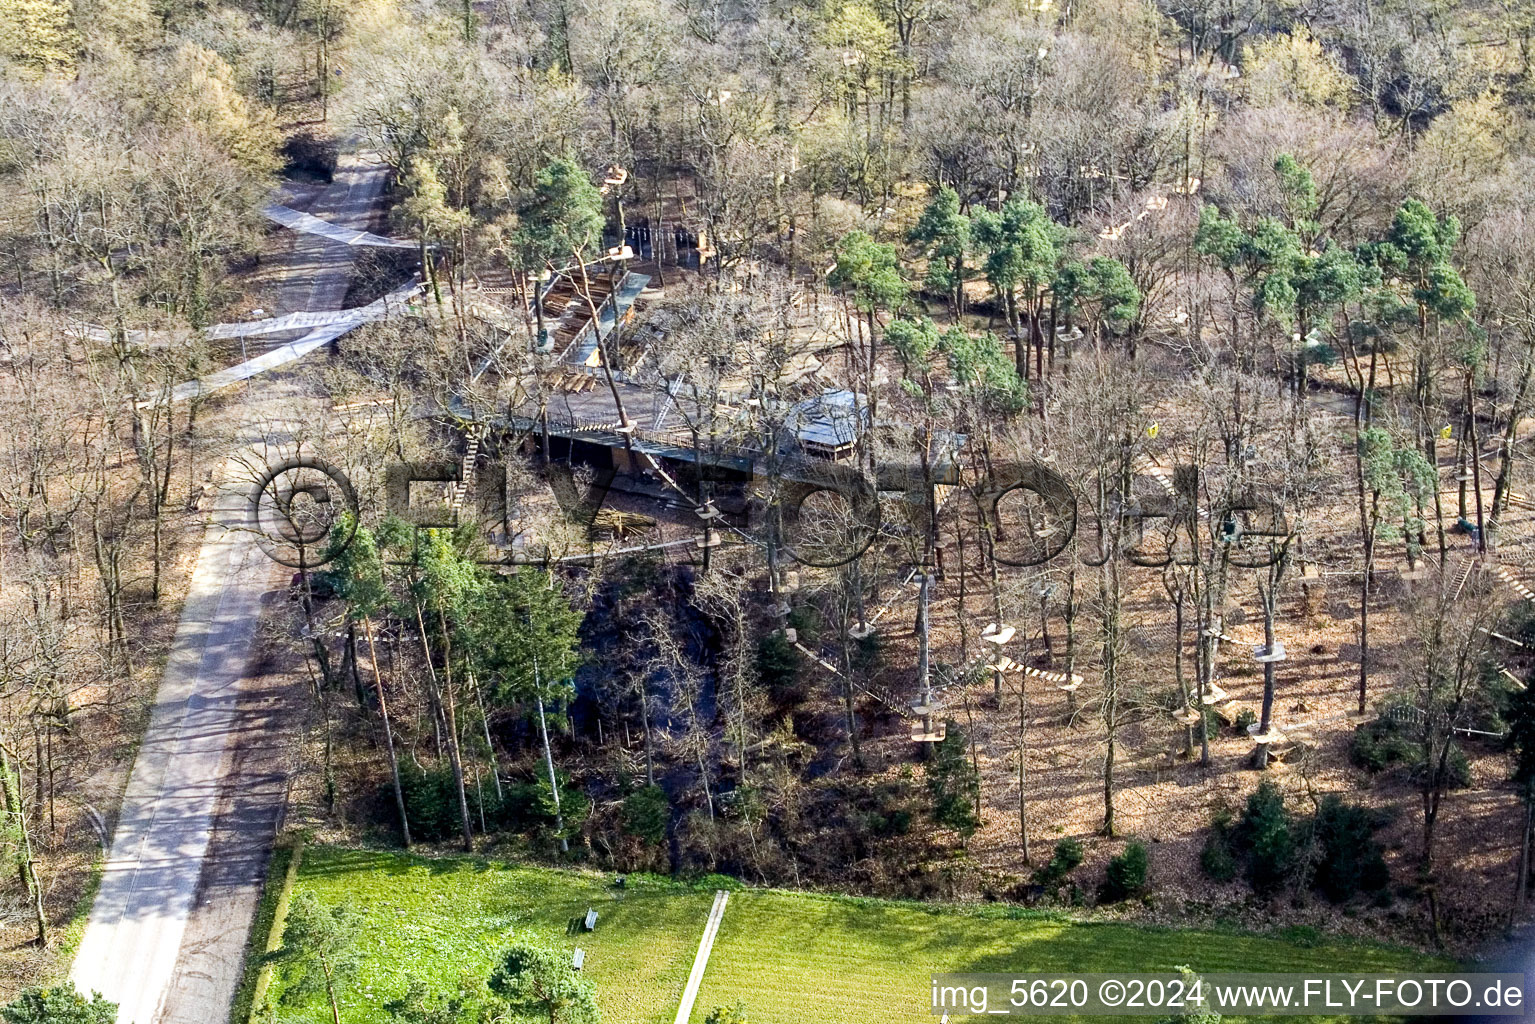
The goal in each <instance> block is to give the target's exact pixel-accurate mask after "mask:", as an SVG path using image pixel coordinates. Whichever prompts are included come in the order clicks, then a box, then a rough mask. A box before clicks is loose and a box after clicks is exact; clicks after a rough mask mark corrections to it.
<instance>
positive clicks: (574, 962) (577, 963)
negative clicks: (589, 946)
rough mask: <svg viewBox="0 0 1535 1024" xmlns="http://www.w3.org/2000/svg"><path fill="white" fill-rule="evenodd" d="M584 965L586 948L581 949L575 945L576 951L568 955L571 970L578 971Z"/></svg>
mask: <svg viewBox="0 0 1535 1024" xmlns="http://www.w3.org/2000/svg"><path fill="white" fill-rule="evenodd" d="M585 966H586V950H584V949H582V948H581V947H580V946H577V947H576V951H575V952H574V953H572V954H571V955H570V967H571V970H575V971H579V970H580V969H581V968H583V967H585Z"/></svg>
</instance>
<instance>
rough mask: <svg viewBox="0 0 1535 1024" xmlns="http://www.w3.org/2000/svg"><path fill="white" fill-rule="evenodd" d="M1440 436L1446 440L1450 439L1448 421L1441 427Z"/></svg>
mask: <svg viewBox="0 0 1535 1024" xmlns="http://www.w3.org/2000/svg"><path fill="white" fill-rule="evenodd" d="M1439 437H1440V439H1441V440H1445V441H1448V440H1449V439H1450V425H1449V424H1448V423H1446V424H1445V425H1444V426H1442V427H1440V428H1439Z"/></svg>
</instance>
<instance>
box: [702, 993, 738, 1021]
mask: <svg viewBox="0 0 1535 1024" xmlns="http://www.w3.org/2000/svg"><path fill="white" fill-rule="evenodd" d="M704 1024H747V1018H746V1004H745V1003H743V1002H741V1001H740V1000H739V999H737V1000H736V1001H735V1002H734V1003H733V1004H732V1005H730V1006H716V1007H715V1008H714V1009H712V1010H710V1011H709V1016H707V1017H705V1018H704Z"/></svg>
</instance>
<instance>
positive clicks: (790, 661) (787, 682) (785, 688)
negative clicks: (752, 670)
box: [757, 630, 805, 704]
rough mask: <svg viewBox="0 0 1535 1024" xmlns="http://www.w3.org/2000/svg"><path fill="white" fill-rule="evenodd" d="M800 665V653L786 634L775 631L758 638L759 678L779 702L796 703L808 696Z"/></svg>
mask: <svg viewBox="0 0 1535 1024" xmlns="http://www.w3.org/2000/svg"><path fill="white" fill-rule="evenodd" d="M799 668H800V666H799V652H798V651H796V650H795V649H794V645H793V644H791V643H789V638H788V637H786V636H784V635H783V633H781V632H779V631H777V630H774V631H773V632H771V633H767V634H764V635H763V637H762V638H761V639H760V640H758V641H757V677H758V678H759V679H761V680H762V685H763V686H765V687H767V690H768V693H769V694H771V695H772V697H773V699H774V700H775V701H777V702H778V703H779V704H797V703H799V702H800V701H802V700H804V699H805V693H804V691H803V689H802V688H801V687H800V682H799Z"/></svg>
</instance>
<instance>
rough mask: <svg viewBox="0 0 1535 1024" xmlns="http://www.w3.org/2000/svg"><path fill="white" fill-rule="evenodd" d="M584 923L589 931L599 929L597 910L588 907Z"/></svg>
mask: <svg viewBox="0 0 1535 1024" xmlns="http://www.w3.org/2000/svg"><path fill="white" fill-rule="evenodd" d="M582 924H583V926H584V927H585V928H586V930H587V931H589V932H594V931H596V930H597V911H595V910H593V909H592V908H590V907H587V908H586V920H585V921H584V922H582Z"/></svg>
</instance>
